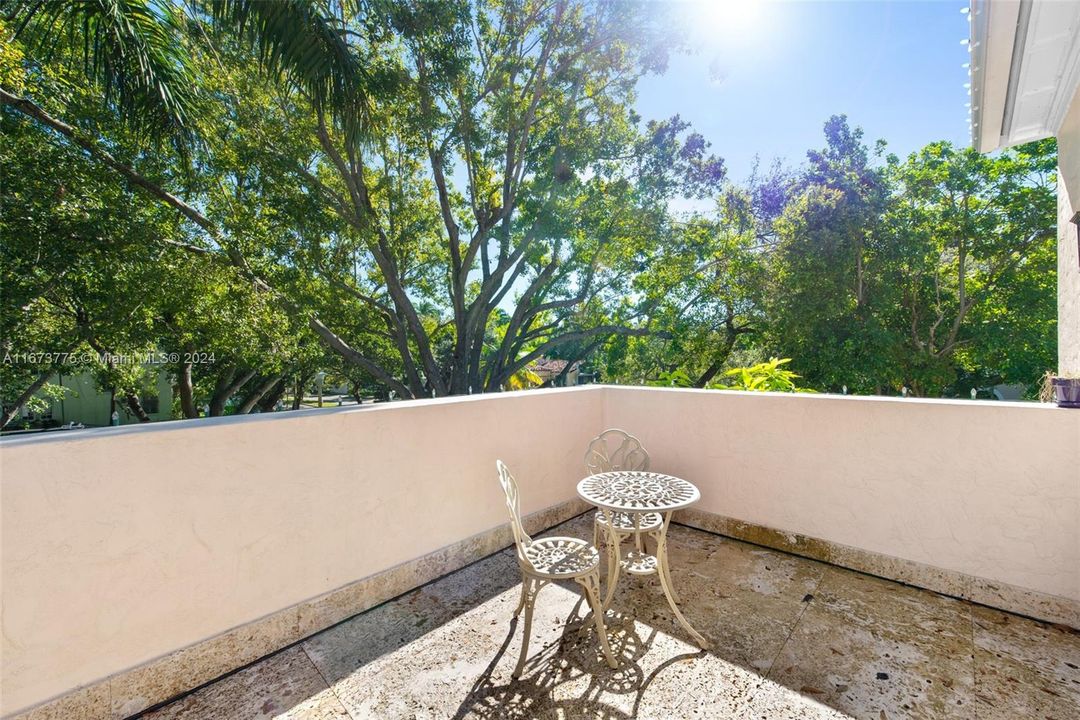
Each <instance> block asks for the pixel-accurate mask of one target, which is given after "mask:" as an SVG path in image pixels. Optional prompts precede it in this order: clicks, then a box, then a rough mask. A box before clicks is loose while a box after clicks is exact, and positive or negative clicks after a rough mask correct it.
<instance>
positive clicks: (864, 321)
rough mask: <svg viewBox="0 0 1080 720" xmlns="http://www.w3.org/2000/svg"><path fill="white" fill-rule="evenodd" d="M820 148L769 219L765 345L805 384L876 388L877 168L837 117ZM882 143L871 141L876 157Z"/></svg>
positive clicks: (881, 183) (880, 189)
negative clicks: (772, 222)
mask: <svg viewBox="0 0 1080 720" xmlns="http://www.w3.org/2000/svg"><path fill="white" fill-rule="evenodd" d="M825 139H826V146H825V148H824V149H823V150H821V151H811V152H809V153H808V160H809V163H808V166H807V168H806V169H805V171H804V172H803V173H802V175H801V177H800V178H799V180H798V181H797V185H796V192H795V193H794V195H793V198H792V200H791V201H790V202H789V203H788V204H787V206H786V207H785V209H784V211H783V214H782V215H781V217H780V218H779V219H778V220H777V222H776V232H777V237H778V244H777V246H776V249H775V251H774V253H773V256H772V267H771V270H770V275H771V287H770V289H769V292H768V293H767V298H768V302H767V305H766V313H767V315H768V317H769V318H770V333H769V341H768V344H769V347H770V348H771V351H772V352H774V354H781V353H782V354H783V355H784V356H790V357H791V358H793V362H792V366H793V367H795V368H797V370H798V371H799V374H800V375H801V376H803V377H804V378H805V379H806V383H807V384H808V385H810V386H811V387H815V388H821V389H833V390H839V389H840V388H841V386H843V385H847V386H848V387H850V388H851V389H852V390H854V391H857V392H875V391H879V390H880V388H881V387H882V379H883V377H885V376H886V372H885V366H886V359H887V357H888V349H889V337H888V331H887V329H885V328H883V327H882V326H881V324H880V322H879V318H878V315H877V313H876V308H877V307H878V305H879V303H883V302H884V299H883V297H882V294H881V292H879V291H880V290H881V287H880V286H881V278H880V272H881V267H880V264H879V263H880V260H881V253H880V246H881V218H882V214H883V212H884V211H885V208H886V206H887V203H888V198H889V194H888V184H887V180H886V177H885V170H884V168H883V167H881V166H880V165H874V164H873V157H874V156H873V155H871V152H870V150H869V149H868V148H867V147H866V145H865V144H864V143H863V141H862V130H860V129H858V128H854V129H853V128H851V127H850V126H849V124H848V122H847V118H846V117H845V116H842V115H841V116H834V117H832V118H830V119H829V121H828V122H826V123H825ZM882 149H883V146H882V145H881V144H880V143H879V144H878V146H877V152H876V154H877V155H880V154H881V151H882Z"/></svg>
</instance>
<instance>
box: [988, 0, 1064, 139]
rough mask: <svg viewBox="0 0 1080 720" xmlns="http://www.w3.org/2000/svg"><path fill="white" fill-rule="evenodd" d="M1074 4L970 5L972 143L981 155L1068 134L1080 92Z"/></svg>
mask: <svg viewBox="0 0 1080 720" xmlns="http://www.w3.org/2000/svg"><path fill="white" fill-rule="evenodd" d="M1063 1H1066V0H1063ZM1067 3H1068V4H1064V5H1063V4H1056V3H1055V2H1054V0H971V4H970V9H969V12H970V20H971V32H970V37H969V51H970V56H971V71H970V74H971V122H972V126H971V141H972V144H973V145H974V146H975V148H976V149H978V150H979V151H980V152H990V151H992V150H996V149H998V148H1001V147H1008V146H1010V145H1017V144H1020V143H1025V142H1031V141H1032V140H1040V139H1042V138H1046V137H1051V136H1054V135H1056V134H1057V132H1058V130H1059V129H1060V128H1061V124H1062V122H1063V121H1064V118H1065V115H1066V113H1067V112H1068V109H1069V105H1070V102H1071V100H1072V98H1073V96H1074V95H1075V94H1076V92H1077V87H1078V86H1080V3H1076V0H1067ZM1063 11H1064V12H1063Z"/></svg>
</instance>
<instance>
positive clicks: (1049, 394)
mask: <svg viewBox="0 0 1080 720" xmlns="http://www.w3.org/2000/svg"><path fill="white" fill-rule="evenodd" d="M1039 399H1040V400H1042V401H1043V402H1050V401H1053V402H1056V403H1057V406H1058V407H1063V408H1080V375H1055V374H1054V373H1052V372H1047V373H1046V375H1044V376H1043V380H1042V388H1041V389H1040V392H1039Z"/></svg>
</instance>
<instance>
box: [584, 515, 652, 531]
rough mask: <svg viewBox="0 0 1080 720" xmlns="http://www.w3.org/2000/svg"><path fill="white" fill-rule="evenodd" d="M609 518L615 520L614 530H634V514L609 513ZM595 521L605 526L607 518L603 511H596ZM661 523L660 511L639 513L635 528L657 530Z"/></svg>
mask: <svg viewBox="0 0 1080 720" xmlns="http://www.w3.org/2000/svg"><path fill="white" fill-rule="evenodd" d="M611 518H612V520H613V521H614V522H615V529H616V530H620V531H625V532H633V531H634V516H633V515H631V514H630V513H624V512H617V513H611ZM596 522H597V523H599V524H600V525H604V526H605V527H606V526H607V518H606V517H604V513H603V512H601V511H599V510H597V511H596ZM663 524H664V518H662V517H661V516H660V513H654V512H651V513H641V514H640V515H639V516H638V526H637V529H638V530H640V531H641V532H648V531H650V530H658V529H659V528H660V526H661V525H663Z"/></svg>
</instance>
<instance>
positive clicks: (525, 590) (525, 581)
mask: <svg viewBox="0 0 1080 720" xmlns="http://www.w3.org/2000/svg"><path fill="white" fill-rule="evenodd" d="M529 582H530V581H529V578H528V577H526V576H524V575H522V577H521V599H520V600H518V604H517V609H516V610H514V617H517V616H518V615H520V614H521V610H522V608H524V607H525V596H526V595H528V594H529Z"/></svg>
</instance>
